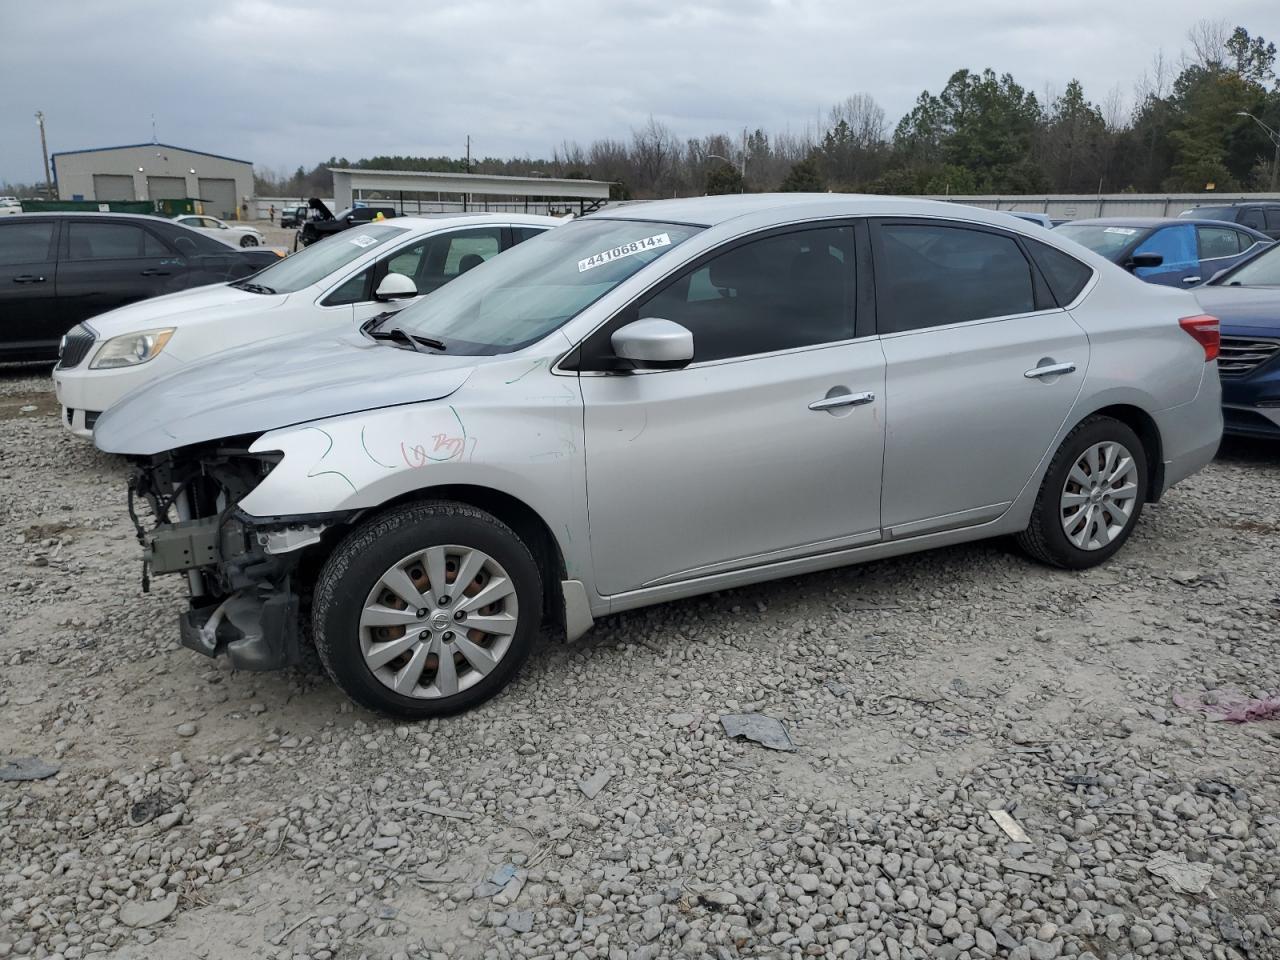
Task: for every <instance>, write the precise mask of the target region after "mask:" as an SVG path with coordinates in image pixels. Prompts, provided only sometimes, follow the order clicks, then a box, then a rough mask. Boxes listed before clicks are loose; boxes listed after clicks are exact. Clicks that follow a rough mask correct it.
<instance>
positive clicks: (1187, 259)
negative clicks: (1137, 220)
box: [1133, 224, 1200, 277]
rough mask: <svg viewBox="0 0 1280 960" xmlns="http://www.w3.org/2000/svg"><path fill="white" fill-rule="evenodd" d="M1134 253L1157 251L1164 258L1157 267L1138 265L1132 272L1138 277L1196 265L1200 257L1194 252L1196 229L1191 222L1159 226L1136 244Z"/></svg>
mask: <svg viewBox="0 0 1280 960" xmlns="http://www.w3.org/2000/svg"><path fill="white" fill-rule="evenodd" d="M1133 252H1134V253H1158V254H1160V256H1161V257H1163V258H1164V259H1163V260H1162V261H1161V263H1160V266H1158V267H1138V269H1136V270H1134V271H1133V272H1134V273H1135V274H1137V275H1138V276H1140V277H1146V276H1149V275H1151V274H1153V273H1168V272H1169V271H1171V270H1186V269H1189V268H1191V267H1194V266H1196V265H1197V264H1198V263H1199V262H1200V258H1199V256H1198V255H1197V253H1196V230H1195V227H1193V226H1192V225H1191V224H1186V225H1185V226H1184V225H1179V226H1176V227H1161V228H1160V229H1159V230H1157V231H1156V232H1155V233H1153V234H1151V236H1149V237H1147V239H1145V240H1143V241H1142V242H1141V243H1140V244H1138V246H1137V249H1135V250H1134V251H1133Z"/></svg>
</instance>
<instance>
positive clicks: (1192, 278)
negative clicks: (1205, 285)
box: [1182, 277, 1200, 283]
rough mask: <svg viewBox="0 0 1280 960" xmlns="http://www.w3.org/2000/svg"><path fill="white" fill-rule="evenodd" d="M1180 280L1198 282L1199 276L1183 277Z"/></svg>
mask: <svg viewBox="0 0 1280 960" xmlns="http://www.w3.org/2000/svg"><path fill="white" fill-rule="evenodd" d="M1182 282H1183V283H1199V282H1200V278H1199V277H1183V278H1182Z"/></svg>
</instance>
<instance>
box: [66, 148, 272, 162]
mask: <svg viewBox="0 0 1280 960" xmlns="http://www.w3.org/2000/svg"><path fill="white" fill-rule="evenodd" d="M138 147H164V148H165V149H166V150H181V151H182V152H183V153H194V154H196V155H197V156H201V157H213V158H214V159H215V160H230V161H231V162H232V163H247V164H248V165H249V166H253V161H252V160H238V159H236V158H235V157H228V156H224V155H223V154H221V153H209V151H207V150H193V149H191V148H190V147H179V146H176V145H175V144H172V143H122V144H120V145H118V146H114V147H85V148H84V149H81V150H57V151H55V152H54V153H51V154H49V158H50V159H53V160H56V159H57V158H58V157H66V156H70V155H71V154H74V153H106V152H107V151H109V150H135V149H137V148H138Z"/></svg>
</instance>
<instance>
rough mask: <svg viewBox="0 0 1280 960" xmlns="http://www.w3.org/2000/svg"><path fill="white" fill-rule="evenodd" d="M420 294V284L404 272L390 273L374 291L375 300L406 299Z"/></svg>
mask: <svg viewBox="0 0 1280 960" xmlns="http://www.w3.org/2000/svg"><path fill="white" fill-rule="evenodd" d="M417 295H418V285H417V284H416V283H414V282H413V281H412V280H411V279H409V278H408V277H406V276H405V275H404V274H403V273H388V274H387V275H386V276H385V277H383V278H382V282H381V283H379V284H378V289H377V290H375V291H374V293H373V298H374V299H375V300H382V301H387V300H404V299H405V298H407V297H416V296H417Z"/></svg>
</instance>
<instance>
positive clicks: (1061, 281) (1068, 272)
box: [1023, 238, 1093, 307]
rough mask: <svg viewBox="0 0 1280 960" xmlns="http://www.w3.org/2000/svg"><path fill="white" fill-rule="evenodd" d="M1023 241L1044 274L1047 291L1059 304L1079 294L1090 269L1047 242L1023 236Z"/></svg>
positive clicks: (1064, 303) (1069, 300)
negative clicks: (1047, 285)
mask: <svg viewBox="0 0 1280 960" xmlns="http://www.w3.org/2000/svg"><path fill="white" fill-rule="evenodd" d="M1023 243H1025V244H1026V245H1027V250H1028V251H1029V252H1030V253H1031V259H1032V260H1034V261H1035V262H1036V266H1037V267H1039V268H1040V272H1041V273H1043V274H1044V279H1045V281H1046V282H1047V283H1048V284H1049V291H1050V292H1051V293H1052V294H1053V297H1054V299H1055V300H1057V301H1058V304H1059V306H1063V307H1065V306H1066V305H1067V304H1068V303H1070V302H1071V301H1072V300H1074V299H1075V298H1076V297H1078V296H1080V291H1081V290H1083V289H1084V285H1085V284H1086V283H1088V282H1089V278H1090V277H1092V276H1093V270H1092V269H1090V268H1089V267H1087V266H1085V265H1084V264H1083V263H1081V262H1080V261H1079V260H1077V259H1076V258H1075V257H1073V256H1071V255H1070V254H1067V253H1063V252H1062V251H1061V250H1058V249H1056V248H1054V247H1051V246H1049V245H1048V244H1047V243H1040V242H1039V241H1037V240H1029V239H1026V238H1023Z"/></svg>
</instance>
